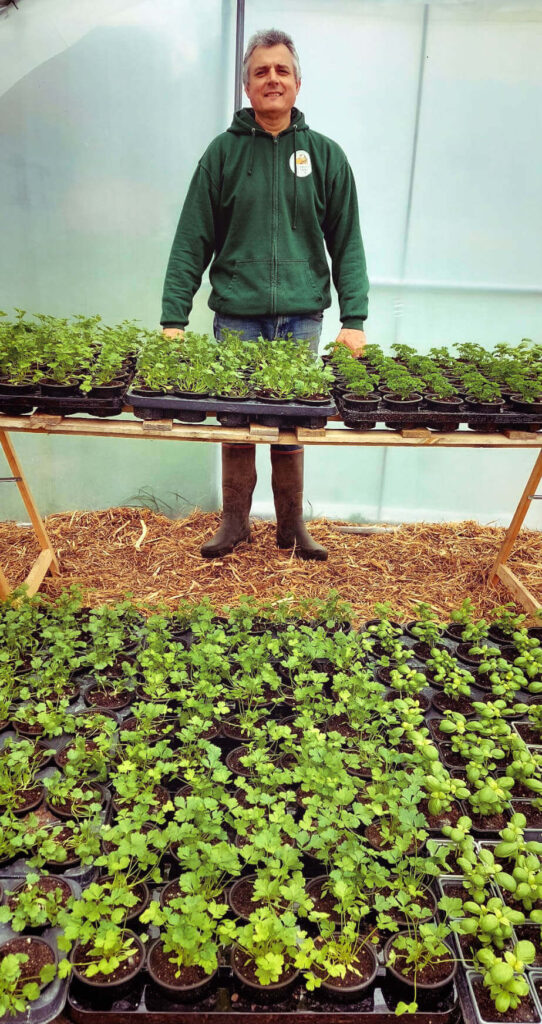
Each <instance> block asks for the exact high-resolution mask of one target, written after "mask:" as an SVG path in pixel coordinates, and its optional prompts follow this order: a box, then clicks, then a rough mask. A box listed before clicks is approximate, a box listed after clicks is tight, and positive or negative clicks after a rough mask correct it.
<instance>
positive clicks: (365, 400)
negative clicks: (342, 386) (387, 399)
mask: <svg viewBox="0 0 542 1024" xmlns="http://www.w3.org/2000/svg"><path fill="white" fill-rule="evenodd" d="M343 402H344V407H345V409H351V410H352V412H376V410H377V409H378V406H379V405H380V395H376V394H375V393H374V391H373V392H372V393H371V394H369V395H364V396H363V397H362V396H361V395H356V393H355V392H353V391H345V393H344V394H343Z"/></svg>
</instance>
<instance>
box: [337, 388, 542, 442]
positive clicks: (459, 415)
mask: <svg viewBox="0 0 542 1024" xmlns="http://www.w3.org/2000/svg"><path fill="white" fill-rule="evenodd" d="M335 401H336V403H337V408H338V410H339V413H340V415H341V417H342V419H343V422H344V425H345V426H346V427H352V428H353V429H354V430H371V428H372V427H374V426H376V424H377V423H384V424H385V425H386V426H387V427H389V428H390V429H391V430H403V429H408V428H412V427H431V428H432V429H433V430H439V431H441V432H442V433H449V432H450V431H452V430H457V428H458V427H459V426H460V424H461V423H467V424H468V426H469V427H470V428H471V429H472V430H477V431H480V432H481V433H487V432H493V431H497V430H528V431H530V432H532V433H536V432H537V431H539V430H542V416H541V415H540V414H539V413H538V414H537V413H533V414H531V415H529V414H528V413H522V412H514V411H513V410H512V409H511V410H510V411H508V410H501V411H500V412H496V413H487V412H472V411H471V410H470V409H467V408H466V407H464V408H462V409H461V408H459V409H455V410H450V412H438V411H436V410H435V409H430V408H429V407H428V406H427V405H425V404H424V403H423V402H422V403H421V404H420V408H419V409H414V410H408V409H405V410H404V411H403V410H401V409H388V408H387V406H385V405H384V402H382V401H381V402H379V404H378V406H377V408H376V410H375V411H374V412H355V411H353V410H352V409H346V408H345V405H344V402H343V400H342V398H341V396H339V395H336V396H335Z"/></svg>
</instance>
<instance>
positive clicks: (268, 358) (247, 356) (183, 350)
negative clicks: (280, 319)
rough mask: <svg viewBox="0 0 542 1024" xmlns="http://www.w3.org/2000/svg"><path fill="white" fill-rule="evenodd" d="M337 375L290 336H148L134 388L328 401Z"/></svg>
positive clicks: (183, 394) (198, 394)
mask: <svg viewBox="0 0 542 1024" xmlns="http://www.w3.org/2000/svg"><path fill="white" fill-rule="evenodd" d="M332 380H333V374H332V372H331V370H330V369H327V368H326V367H324V366H323V364H322V362H321V361H320V360H318V359H317V358H316V357H315V356H314V355H313V353H312V352H311V350H310V344H309V342H308V341H299V340H296V339H294V338H293V337H292V336H291V335H289V336H288V338H277V339H274V340H272V341H268V340H265V339H264V338H260V339H259V340H258V341H257V342H254V341H244V340H243V337H242V333H239V332H237V331H225V332H224V337H223V339H222V340H221V341H220V342H218V341H216V340H215V339H214V338H209V337H208V336H207V335H201V334H194V333H190V332H187V333H186V334H185V335H184V338H182V339H175V338H173V339H172V338H166V337H164V336H163V335H157V334H156V335H149V336H148V337H147V338H146V340H145V344H144V346H143V348H142V351H141V353H140V356H139V360H138V366H137V373H136V379H135V383H134V391H135V393H136V394H141V393H142V394H148V393H149V392H150V393H158V394H159V395H170V396H174V397H175V396H176V397H189V398H208V397H212V398H219V399H231V400H238V401H244V400H248V399H254V398H256V399H264V400H266V401H268V400H271V401H280V402H289V401H292V400H296V401H303V402H305V401H308V402H314V403H315V404H322V403H324V404H325V403H326V402H327V401H328V396H329V391H330V384H331V381H332Z"/></svg>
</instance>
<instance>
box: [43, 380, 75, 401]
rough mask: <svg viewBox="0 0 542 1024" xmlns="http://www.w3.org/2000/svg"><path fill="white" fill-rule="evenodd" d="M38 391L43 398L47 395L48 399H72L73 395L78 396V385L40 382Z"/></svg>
mask: <svg viewBox="0 0 542 1024" xmlns="http://www.w3.org/2000/svg"><path fill="white" fill-rule="evenodd" d="M40 390H41V393H42V395H43V396H44V397H45V396H46V395H48V396H49V397H50V398H72V397H73V396H74V395H80V394H81V392H80V391H79V383H78V381H75V383H69V384H57V383H56V382H55V381H47V380H42V381H40Z"/></svg>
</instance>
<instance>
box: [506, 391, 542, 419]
mask: <svg viewBox="0 0 542 1024" xmlns="http://www.w3.org/2000/svg"><path fill="white" fill-rule="evenodd" d="M510 406H511V408H512V409H515V411H516V412H526V413H534V414H536V415H539V414H540V413H542V395H541V396H540V397H539V398H538V399H535V400H534V401H533V402H526V401H525V399H524V398H522V397H521V395H510Z"/></svg>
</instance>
